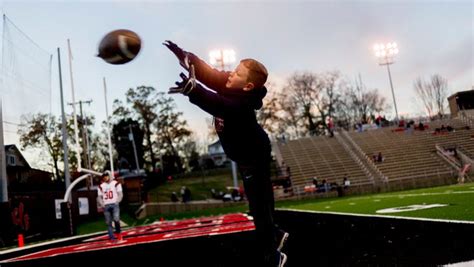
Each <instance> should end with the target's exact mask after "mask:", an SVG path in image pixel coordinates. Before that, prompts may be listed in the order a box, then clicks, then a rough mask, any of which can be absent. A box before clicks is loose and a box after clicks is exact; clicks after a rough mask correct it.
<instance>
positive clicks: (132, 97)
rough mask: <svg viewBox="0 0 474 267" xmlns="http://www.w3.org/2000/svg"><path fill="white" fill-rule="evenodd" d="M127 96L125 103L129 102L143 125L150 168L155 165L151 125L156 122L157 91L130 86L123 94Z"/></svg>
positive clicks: (146, 87)
mask: <svg viewBox="0 0 474 267" xmlns="http://www.w3.org/2000/svg"><path fill="white" fill-rule="evenodd" d="M125 95H126V97H127V103H128V104H131V106H132V109H133V111H134V112H135V114H136V118H137V119H138V121H139V122H140V124H141V125H142V127H144V128H143V129H144V132H145V140H146V144H145V149H146V151H147V152H148V156H149V158H150V160H151V165H152V168H153V169H155V167H156V158H155V152H154V151H153V146H154V143H153V141H152V135H153V126H154V125H155V123H156V119H157V116H158V115H157V114H156V112H155V109H156V107H157V100H156V98H157V92H156V89H155V88H153V87H151V86H138V87H137V88H135V89H133V88H130V89H129V90H128V91H127V93H126V94H125ZM118 112H123V113H124V114H127V112H128V109H126V108H124V109H123V110H120V111H118Z"/></svg>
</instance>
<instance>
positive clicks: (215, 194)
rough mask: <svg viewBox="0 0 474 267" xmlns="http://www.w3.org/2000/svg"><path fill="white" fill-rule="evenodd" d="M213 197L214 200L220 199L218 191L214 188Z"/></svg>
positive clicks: (212, 190)
mask: <svg viewBox="0 0 474 267" xmlns="http://www.w3.org/2000/svg"><path fill="white" fill-rule="evenodd" d="M211 197H212V198H213V199H219V195H218V194H217V192H216V189H214V188H212V189H211Z"/></svg>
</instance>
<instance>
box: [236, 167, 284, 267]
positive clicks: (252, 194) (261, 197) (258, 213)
mask: <svg viewBox="0 0 474 267" xmlns="http://www.w3.org/2000/svg"><path fill="white" fill-rule="evenodd" d="M238 166H239V171H240V174H241V176H242V180H243V182H244V188H245V195H246V197H247V200H248V202H249V209H250V215H251V216H252V217H253V219H254V223H255V232H256V237H257V245H258V248H259V249H260V251H259V254H260V255H262V257H261V260H262V261H263V262H264V264H263V265H258V266H272V267H273V266H275V260H276V249H277V240H276V227H275V224H274V221H273V213H274V210H275V200H274V197H273V188H272V183H271V177H270V160H269V159H268V160H261V161H255V162H252V163H239V164H238Z"/></svg>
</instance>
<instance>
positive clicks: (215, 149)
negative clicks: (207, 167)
mask: <svg viewBox="0 0 474 267" xmlns="http://www.w3.org/2000/svg"><path fill="white" fill-rule="evenodd" d="M207 153H208V154H209V156H210V157H211V159H212V161H214V164H215V165H216V166H219V167H220V166H223V165H225V164H227V163H229V162H230V159H228V158H227V155H226V154H225V153H224V149H223V148H222V145H221V141H219V140H217V141H216V142H214V143H212V144H210V145H208V146H207Z"/></svg>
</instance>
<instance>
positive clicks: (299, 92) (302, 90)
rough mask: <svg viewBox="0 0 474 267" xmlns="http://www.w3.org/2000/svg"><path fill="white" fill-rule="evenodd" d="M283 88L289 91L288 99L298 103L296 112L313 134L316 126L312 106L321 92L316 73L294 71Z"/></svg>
mask: <svg viewBox="0 0 474 267" xmlns="http://www.w3.org/2000/svg"><path fill="white" fill-rule="evenodd" d="M283 90H285V91H288V92H291V94H289V99H288V100H289V101H293V102H295V103H298V107H299V108H298V109H299V110H298V113H300V115H301V118H302V119H303V120H304V121H305V122H304V123H305V125H306V127H307V130H308V132H309V133H310V134H311V135H312V134H315V133H316V130H317V126H316V122H315V120H316V115H314V114H313V113H314V108H313V107H314V105H315V102H317V101H318V97H319V94H320V92H321V87H320V85H319V81H318V77H317V75H316V74H313V73H309V72H306V73H302V74H299V73H295V74H294V75H293V76H291V77H290V78H289V79H288V84H287V85H286V86H285V87H284V88H283Z"/></svg>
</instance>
